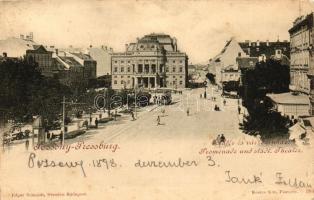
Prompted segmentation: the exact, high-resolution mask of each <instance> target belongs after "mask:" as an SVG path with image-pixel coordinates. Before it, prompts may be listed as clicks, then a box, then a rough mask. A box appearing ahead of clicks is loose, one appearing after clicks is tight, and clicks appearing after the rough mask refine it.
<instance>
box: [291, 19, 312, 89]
mask: <svg viewBox="0 0 314 200" xmlns="http://www.w3.org/2000/svg"><path fill="white" fill-rule="evenodd" d="M312 32H313V13H311V14H309V15H307V16H301V17H298V18H297V19H296V20H295V21H294V22H293V26H292V28H290V30H289V34H290V41H291V55H290V57H291V61H290V63H291V64H290V89H291V90H292V91H297V92H303V93H306V94H309V93H310V79H313V76H314V69H313V67H312V66H311V65H313V63H314V60H313V56H312V53H313V50H312V46H313V35H312V34H313V33H312ZM313 87H314V86H313Z"/></svg>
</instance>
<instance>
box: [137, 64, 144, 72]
mask: <svg viewBox="0 0 314 200" xmlns="http://www.w3.org/2000/svg"><path fill="white" fill-rule="evenodd" d="M137 71H138V73H142V72H143V65H142V64H138V68H137Z"/></svg>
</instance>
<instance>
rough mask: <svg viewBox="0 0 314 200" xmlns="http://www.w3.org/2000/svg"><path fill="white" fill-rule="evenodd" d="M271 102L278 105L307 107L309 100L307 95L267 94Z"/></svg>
mask: <svg viewBox="0 0 314 200" xmlns="http://www.w3.org/2000/svg"><path fill="white" fill-rule="evenodd" d="M266 96H267V97H269V98H270V99H271V100H272V101H274V102H275V103H278V104H292V105H309V104H310V99H309V97H308V95H304V94H298V95H293V94H292V93H290V92H288V93H281V94H267V95H266Z"/></svg>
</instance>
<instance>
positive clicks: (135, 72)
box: [111, 33, 188, 89]
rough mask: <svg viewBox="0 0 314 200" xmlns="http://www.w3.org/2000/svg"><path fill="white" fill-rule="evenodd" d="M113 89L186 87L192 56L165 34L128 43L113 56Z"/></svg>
mask: <svg viewBox="0 0 314 200" xmlns="http://www.w3.org/2000/svg"><path fill="white" fill-rule="evenodd" d="M111 74H112V88H113V89H122V88H134V87H143V88H172V89H176V88H185V87H186V85H187V76H188V57H187V55H186V54H185V53H183V52H180V51H179V50H178V48H177V41H176V39H175V38H171V37H170V36H169V35H165V34H155V33H153V34H149V35H145V36H144V37H142V38H140V39H137V42H136V43H130V44H126V51H125V52H124V53H113V54H112V57H111Z"/></svg>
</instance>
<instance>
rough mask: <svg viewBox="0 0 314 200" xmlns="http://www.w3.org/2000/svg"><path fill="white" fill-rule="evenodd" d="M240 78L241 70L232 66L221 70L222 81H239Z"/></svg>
mask: <svg viewBox="0 0 314 200" xmlns="http://www.w3.org/2000/svg"><path fill="white" fill-rule="evenodd" d="M239 80H240V70H238V69H236V68H233V67H232V66H230V67H226V68H224V69H223V70H221V82H222V83H225V82H229V81H239Z"/></svg>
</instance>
